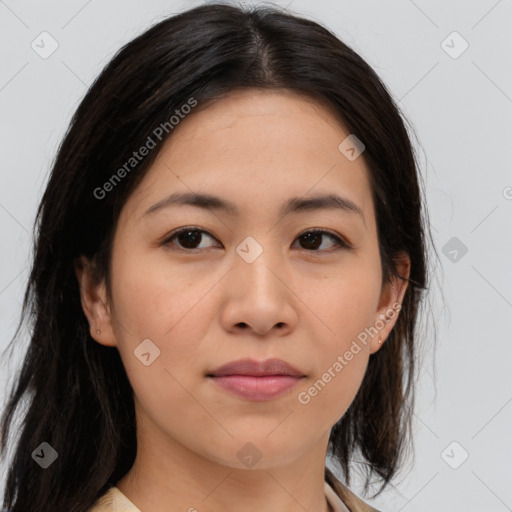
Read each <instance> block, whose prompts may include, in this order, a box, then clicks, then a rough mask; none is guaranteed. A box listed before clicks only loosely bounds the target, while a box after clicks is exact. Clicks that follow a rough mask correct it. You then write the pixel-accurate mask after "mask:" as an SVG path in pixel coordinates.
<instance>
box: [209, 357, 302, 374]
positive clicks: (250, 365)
mask: <svg viewBox="0 0 512 512" xmlns="http://www.w3.org/2000/svg"><path fill="white" fill-rule="evenodd" d="M226 375H251V376H264V375H291V376H294V377H304V376H305V375H304V374H303V373H302V372H301V371H300V370H298V369H297V368H294V367H293V366H292V365H291V364H289V363H287V362H286V361H283V360H282V359H276V358H272V359H266V360H265V361H256V360H254V359H239V360H238V361H231V362H230V363H226V364H223V365H222V366H219V368H217V369H215V370H213V371H211V372H210V373H208V376H210V377H222V376H226Z"/></svg>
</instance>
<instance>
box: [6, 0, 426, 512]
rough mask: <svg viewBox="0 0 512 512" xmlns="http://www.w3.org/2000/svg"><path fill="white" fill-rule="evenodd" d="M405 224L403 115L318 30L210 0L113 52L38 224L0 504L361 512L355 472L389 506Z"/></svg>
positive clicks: (408, 308)
mask: <svg viewBox="0 0 512 512" xmlns="http://www.w3.org/2000/svg"><path fill="white" fill-rule="evenodd" d="M422 205H423V203H422V198H421V194H420V187H419V176H418V171H417V166H416V162H415V158H414V153H413V150H412V146H411V142H410V140H409V138H408V135H407V131H406V128H405V126H404V122H403V120H402V117H401V114H400V112H399V110H398V109H397V106H396V105H395V103H394V102H393V100H392V98H391V97H390V95H389V93H388V92H387V90H386V88H385V87H384V85H383V84H382V82H381V81H380V80H379V78H378V77H377V76H376V75H375V73H374V72H373V70H372V69H371V68H370V67H369V66H368V65H367V64H366V63H365V62H364V61H363V60H362V59H361V57H359V56H358V55H357V54H356V53H354V51H352V50H351V49H350V48H348V47H347V46H346V45H345V44H344V43H342V42H341V41H340V40H339V39H337V38H336V37H335V36H334V35H333V34H332V33H330V32H329V31H328V30H326V29H325V28H323V27H321V26H320V25H318V24H317V23H315V22H312V21H309V20H306V19H302V18H300V17H296V16H292V15H291V14H288V13H286V12H282V11H279V10H276V9H271V8H268V7H265V8H252V9H247V10H244V9H241V8H238V7H233V6H229V5H222V4H217V5H206V6H201V7H197V8H194V9H191V10H189V11H186V12H184V13H182V14H179V15H177V16H173V17H170V18H168V19H165V20H163V21H162V22H160V23H158V24H157V25H155V26H154V27H152V28H150V29H149V30H148V31H147V32H145V33H144V34H142V35H140V36H139V37H137V38H136V39H135V40H133V41H132V42H130V43H129V44H127V45H126V46H125V47H124V48H123V49H122V50H121V51H120V52H119V53H118V54H117V55H116V56H115V57H114V58H113V60H112V61H111V62H110V63H109V64H108V66H107V67H106V68H105V70H104V71H103V72H102V73H101V75H100V76H99V77H98V79H97V80H96V82H95V83H94V84H93V85H92V87H91V88H90V90H89V91H88V93H87V94H86V96H85V98H84V99H83V100H82V102H81V104H80V106H79V107H78V109H77V111H76V113H75V116H74V118H73V120H72V122H71V126H70V128H69V130H68V133H67V134H66V136H65V139H64V141H63V143H62V145H61V147H60V148H59V152H58V155H57V158H56V161H55V164H54V166H53V170H52V174H51V177H50V180H49V183H48V185H47V188H46V191H45V194H44V197H43V199H42V201H41V204H40V207H39V210H38V233H37V241H36V251H35V257H34V263H33V267H32V272H31V275H30V280H29V285H28V287H27V291H26V294H25V300H24V304H23V313H24V315H25V316H26V315H27V312H28V311H29V308H30V313H31V315H33V322H34V323H33V334H32V339H31V343H30V346H29V349H28V352H27V355H26V359H25V361H24V365H23V368H22V370H21V373H20V375H19V377H18V381H17V383H16V385H15V387H14V388H13V391H12V394H11V397H10V401H9V403H8V406H7V408H6V411H5V414H4V418H3V423H2V450H3V451H5V449H6V444H7V435H8V431H9V427H10V424H11V423H12V420H13V414H14V412H15V410H16V408H17V407H18V406H19V405H20V403H21V400H22V398H23V397H24V395H25V394H26V393H29V392H30V393H31V396H30V402H29V407H28V409H27V411H26V414H25V416H24V419H23V424H22V428H21V433H20V436H19V440H18V445H17V448H16V451H15V454H14V458H13V461H12V464H11V466H10V468H9V473H8V479H7V484H6V491H5V497H4V505H3V506H4V507H7V509H9V510H11V511H12V512H21V511H24V512H25V511H27V510H38V511H42V512H43V511H55V510H66V511H70V512H71V511H72V512H84V511H94V512H99V511H105V512H106V511H113V510H117V511H121V510H125V511H129V510H132V511H142V512H149V511H151V512H160V511H168V510H189V511H194V510H199V511H208V510H210V511H217V510H232V509H235V508H237V509H239V510H244V511H253V510H254V511H256V510H282V511H292V510H315V511H346V510H349V511H352V512H354V511H371V510H375V509H373V508H372V507H370V506H369V505H367V504H366V503H365V502H364V501H363V500H362V499H360V498H358V497H357V496H356V495H355V494H354V493H353V492H351V491H350V490H349V487H348V486H349V485H350V466H351V465H352V462H353V461H354V457H355V456H359V457H362V458H363V459H364V460H365V462H366V465H367V466H366V467H367V470H368V473H367V475H366V476H367V478H366V482H365V492H366V491H367V490H368V486H369V482H370V477H371V476H377V477H378V478H379V479H380V480H381V481H382V486H381V489H380V491H379V492H381V491H382V490H383V489H384V488H385V487H386V485H387V484H388V483H389V482H390V481H391V479H392V477H393V476H394V475H395V474H396V473H397V472H398V470H399V469H400V466H401V463H402V458H403V454H404V451H405V449H406V448H407V445H406V441H407V437H408V432H409V429H410V419H411V414H412V412H411V410H412V405H413V375H414V370H415V354H416V348H417V347H416V345H417V340H416V339H415V334H414V326H415V322H416V317H417V314H418V306H419V305H420V301H421V298H422V297H421V293H422V292H423V290H425V289H426V283H427V272H426V257H427V253H426V250H425V240H426V237H425V223H424V219H423V218H422ZM205 244H206V245H205ZM18 331H19V327H18ZM18 331H17V332H16V335H17V334H18ZM327 454H330V455H331V458H332V460H333V462H334V463H335V464H336V465H337V466H338V467H339V470H340V471H341V473H342V474H343V477H344V479H346V481H347V484H346V485H345V484H343V483H342V482H341V481H339V480H338V479H337V478H336V477H335V476H334V474H333V473H332V472H331V471H330V470H329V469H328V468H326V466H325V462H326V455H327ZM28 455H30V457H29V456H28Z"/></svg>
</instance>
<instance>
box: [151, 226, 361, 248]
mask: <svg viewBox="0 0 512 512" xmlns="http://www.w3.org/2000/svg"><path fill="white" fill-rule="evenodd" d="M186 231H197V232H200V233H204V234H205V235H208V236H209V237H211V238H213V239H215V240H217V237H215V236H214V235H212V234H211V233H210V232H209V231H207V230H205V229H203V228H200V227H199V226H182V227H180V228H176V229H175V230H173V231H171V232H169V233H167V234H166V235H165V236H164V237H163V240H162V241H161V242H160V245H170V243H171V241H172V239H173V238H174V237H175V236H177V235H179V234H181V233H182V232H186ZM307 233H320V234H323V235H328V236H330V237H331V238H332V239H333V240H334V243H335V245H336V246H337V249H326V250H325V249H324V250H322V251H313V250H307V249H302V250H304V251H305V252H308V253H311V254H315V253H317V254H319V255H320V254H326V253H333V252H340V251H343V250H350V249H353V248H354V246H353V244H352V243H351V242H350V241H349V240H348V239H347V238H346V237H344V236H342V235H339V234H338V233H336V232H335V231H332V230H329V229H327V228H319V227H313V228H307V229H305V230H303V231H301V232H300V233H299V234H298V235H297V236H296V237H295V239H294V242H295V241H296V240H297V239H298V238H300V237H301V236H303V235H305V234H307ZM217 242H218V240H217ZM219 243H220V242H219ZM175 248H176V250H178V251H183V252H190V253H193V252H194V251H199V250H200V249H182V248H180V247H177V246H176V247H175Z"/></svg>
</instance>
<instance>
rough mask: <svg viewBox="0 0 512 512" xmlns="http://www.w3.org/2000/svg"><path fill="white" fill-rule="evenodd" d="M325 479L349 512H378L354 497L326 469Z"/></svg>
mask: <svg viewBox="0 0 512 512" xmlns="http://www.w3.org/2000/svg"><path fill="white" fill-rule="evenodd" d="M325 479H326V481H327V482H328V483H329V485H330V486H331V487H332V488H333V489H334V491H335V492H336V494H337V495H338V496H339V497H340V499H341V500H342V501H343V503H345V505H346V506H347V507H348V509H349V510H350V512H380V511H379V510H377V509H376V508H373V507H372V506H371V505H368V503H366V502H365V501H363V500H362V499H361V498H359V497H358V496H356V494H354V493H353V492H352V491H351V490H350V489H349V488H348V487H347V486H345V485H343V483H341V482H340V481H339V480H338V479H337V478H336V477H335V476H334V474H333V473H332V471H330V470H329V468H327V467H326V468H325Z"/></svg>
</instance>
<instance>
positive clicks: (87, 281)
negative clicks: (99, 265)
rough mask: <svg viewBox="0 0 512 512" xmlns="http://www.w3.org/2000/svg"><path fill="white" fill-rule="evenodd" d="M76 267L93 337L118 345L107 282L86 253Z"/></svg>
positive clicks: (77, 260) (83, 306)
mask: <svg viewBox="0 0 512 512" xmlns="http://www.w3.org/2000/svg"><path fill="white" fill-rule="evenodd" d="M74 267H75V275H76V278H77V280H78V286H79V289H80V302H81V304H82V309H83V311H84V314H85V316H86V317H87V320H88V322H89V330H90V335H91V337H92V338H93V339H94V340H96V341H97V342H98V343H100V344H102V345H106V346H111V347H112V346H116V342H115V336H114V332H113V329H112V318H111V312H110V308H109V307H108V301H107V297H106V288H105V283H104V282H103V281H101V280H99V279H98V278H97V276H96V274H95V271H94V266H93V264H92V263H91V262H90V261H89V260H88V259H87V258H86V257H85V256H84V255H81V256H80V257H78V258H76V259H75V262H74Z"/></svg>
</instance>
